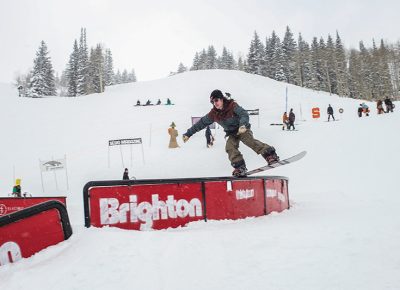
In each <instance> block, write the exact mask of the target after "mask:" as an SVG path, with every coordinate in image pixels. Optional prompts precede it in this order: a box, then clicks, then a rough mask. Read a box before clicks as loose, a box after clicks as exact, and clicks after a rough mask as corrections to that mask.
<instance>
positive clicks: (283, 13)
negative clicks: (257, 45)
mask: <svg viewBox="0 0 400 290" xmlns="http://www.w3.org/2000/svg"><path fill="white" fill-rule="evenodd" d="M0 5H1V9H0V39H1V44H0V52H1V53H0V81H1V82H11V81H13V79H14V76H15V75H16V73H25V72H27V71H28V69H30V68H31V67H32V65H33V59H34V57H35V52H36V50H37V49H38V47H39V44H40V41H41V40H44V41H45V42H46V43H47V46H48V48H49V50H50V57H51V59H52V63H53V66H54V69H55V70H56V71H57V72H59V73H61V71H62V70H64V69H65V65H66V63H67V61H68V58H69V55H70V53H71V51H72V46H73V41H74V39H79V35H80V28H81V27H85V28H86V30H87V40H88V45H89V46H95V44H96V43H99V42H101V43H102V44H104V46H105V47H106V48H109V49H111V52H112V54H113V59H114V68H115V70H117V69H121V70H122V69H124V68H126V69H128V70H130V69H132V68H134V69H135V72H136V76H137V78H138V80H139V81H143V80H152V79H157V78H162V77H165V76H167V75H168V74H169V72H171V71H176V69H177V68H178V65H179V62H183V64H184V65H185V66H188V67H189V66H191V64H192V61H193V57H194V54H195V53H196V52H197V51H200V50H201V49H203V48H207V47H208V46H209V45H211V44H212V45H214V46H215V48H216V50H217V53H218V54H219V55H220V54H221V51H222V47H223V46H226V47H227V48H228V49H229V50H230V51H232V52H233V53H234V56H235V58H237V56H238V55H239V54H240V53H241V54H242V55H246V54H247V52H248V48H249V45H250V41H251V39H252V38H253V34H254V31H257V33H258V34H259V36H260V37H261V38H262V39H263V40H265V37H266V36H269V35H270V34H271V32H272V30H275V31H276V33H277V34H278V36H279V37H280V38H281V39H282V38H283V35H284V32H285V27H286V25H289V27H290V28H291V30H292V32H293V33H294V34H295V37H296V39H297V35H298V33H299V32H301V33H302V35H303V38H304V39H305V40H306V41H308V42H310V41H311V40H312V37H313V36H317V37H321V36H323V37H324V39H326V37H327V35H328V34H331V35H332V36H335V33H336V30H338V31H339V34H340V36H341V38H342V40H343V42H344V44H345V46H346V47H347V48H350V47H358V42H359V41H360V40H363V41H364V43H365V44H366V45H367V46H368V47H370V46H371V43H372V39H373V38H375V39H376V40H378V41H379V40H380V39H381V38H383V39H384V40H386V41H389V42H392V43H394V42H396V41H398V40H400V36H399V34H400V33H399V27H400V25H399V24H400V20H399V13H400V1H399V0H380V1H370V0H366V1H362V0H347V1H346V0H335V1H322V0H303V1H301V0H299V1H287V0H280V1H276V0H194V1H191V0H143V1H139V0H109V1H108V0H62V1H59V0H12V1H5V0H4V1H1V4H0Z"/></svg>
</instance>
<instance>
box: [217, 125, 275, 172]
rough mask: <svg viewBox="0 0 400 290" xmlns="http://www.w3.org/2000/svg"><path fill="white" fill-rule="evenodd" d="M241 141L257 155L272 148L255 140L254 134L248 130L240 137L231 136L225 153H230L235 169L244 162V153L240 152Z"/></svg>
mask: <svg viewBox="0 0 400 290" xmlns="http://www.w3.org/2000/svg"><path fill="white" fill-rule="evenodd" d="M240 141H242V142H243V143H244V144H245V145H246V146H248V147H250V148H251V149H253V151H254V152H256V153H257V154H261V153H263V152H264V151H265V150H267V148H269V147H271V146H270V145H268V144H265V143H262V142H261V141H258V140H256V139H254V137H253V132H252V131H251V130H247V131H246V132H245V133H243V134H240V135H230V136H229V137H228V140H227V141H226V145H225V151H226V153H228V157H229V160H230V162H231V164H232V166H233V167H235V164H240V163H242V162H243V160H244V159H243V155H242V153H240V151H239V142H240Z"/></svg>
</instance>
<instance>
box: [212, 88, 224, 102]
mask: <svg viewBox="0 0 400 290" xmlns="http://www.w3.org/2000/svg"><path fill="white" fill-rule="evenodd" d="M223 98H224V95H223V94H222V92H221V91H220V90H213V91H212V92H211V95H210V99H211V100H212V99H223Z"/></svg>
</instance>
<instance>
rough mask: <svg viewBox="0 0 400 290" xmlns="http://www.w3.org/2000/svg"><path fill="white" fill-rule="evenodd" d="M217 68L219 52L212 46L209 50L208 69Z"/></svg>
mask: <svg viewBox="0 0 400 290" xmlns="http://www.w3.org/2000/svg"><path fill="white" fill-rule="evenodd" d="M216 68H217V52H216V50H215V48H214V46H212V45H210V46H209V47H208V50H207V61H206V69H216Z"/></svg>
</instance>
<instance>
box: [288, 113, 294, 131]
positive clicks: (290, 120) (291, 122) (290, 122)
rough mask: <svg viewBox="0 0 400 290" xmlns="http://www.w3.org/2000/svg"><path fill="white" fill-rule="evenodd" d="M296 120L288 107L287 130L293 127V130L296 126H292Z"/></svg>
mask: <svg viewBox="0 0 400 290" xmlns="http://www.w3.org/2000/svg"><path fill="white" fill-rule="evenodd" d="M295 120H296V115H295V114H294V113H293V109H290V112H289V125H288V130H290V128H292V127H293V130H295V129H296V128H295V127H294V121H295Z"/></svg>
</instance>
